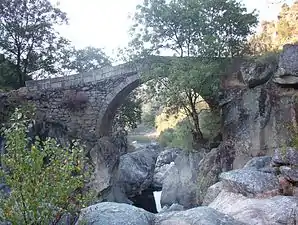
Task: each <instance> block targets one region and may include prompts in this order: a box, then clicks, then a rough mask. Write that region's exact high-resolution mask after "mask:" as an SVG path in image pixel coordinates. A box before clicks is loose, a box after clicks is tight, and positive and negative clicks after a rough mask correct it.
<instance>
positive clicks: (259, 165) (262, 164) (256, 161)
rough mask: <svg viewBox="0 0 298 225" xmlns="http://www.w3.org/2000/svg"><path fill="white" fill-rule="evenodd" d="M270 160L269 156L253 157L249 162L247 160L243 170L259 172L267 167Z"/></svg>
mask: <svg viewBox="0 0 298 225" xmlns="http://www.w3.org/2000/svg"><path fill="white" fill-rule="evenodd" d="M271 160H272V157H271V156H260V157H254V158H252V159H251V160H249V161H248V162H247V163H246V164H245V166H244V167H243V168H245V169H256V170H260V169H263V168H266V167H269V166H270V163H271Z"/></svg>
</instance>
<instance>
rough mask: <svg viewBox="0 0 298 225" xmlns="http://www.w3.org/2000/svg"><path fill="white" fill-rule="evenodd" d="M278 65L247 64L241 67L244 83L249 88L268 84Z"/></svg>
mask: <svg viewBox="0 0 298 225" xmlns="http://www.w3.org/2000/svg"><path fill="white" fill-rule="evenodd" d="M276 69H277V68H276V65H273V64H264V63H259V62H250V63H245V64H243V66H241V69H240V72H241V75H242V78H243V81H244V82H245V83H246V84H247V86H248V87H249V88H254V87H256V86H258V85H261V84H264V83H266V82H267V81H268V80H269V79H270V78H271V77H272V76H273V75H274V72H275V71H276Z"/></svg>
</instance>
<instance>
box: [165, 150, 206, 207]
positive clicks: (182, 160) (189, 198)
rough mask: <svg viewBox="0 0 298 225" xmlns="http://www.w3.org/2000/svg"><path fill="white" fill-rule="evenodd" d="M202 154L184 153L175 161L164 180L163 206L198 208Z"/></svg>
mask: <svg viewBox="0 0 298 225" xmlns="http://www.w3.org/2000/svg"><path fill="white" fill-rule="evenodd" d="M201 159H202V154H201V153H200V152H182V153H181V154H180V155H179V156H178V157H177V158H176V160H175V165H174V166H173V167H172V168H171V170H170V172H169V175H168V176H167V177H166V178H165V179H164V182H163V186H162V193H161V201H160V202H161V206H162V207H164V206H171V205H172V204H174V203H178V204H180V205H183V206H184V207H185V208H192V207H195V206H197V194H198V193H197V189H198V184H197V180H198V179H197V178H198V173H199V168H200V161H201Z"/></svg>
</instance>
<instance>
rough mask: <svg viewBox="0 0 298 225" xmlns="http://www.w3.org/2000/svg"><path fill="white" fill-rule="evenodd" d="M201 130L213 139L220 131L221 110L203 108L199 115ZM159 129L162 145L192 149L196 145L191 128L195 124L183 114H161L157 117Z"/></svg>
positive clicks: (204, 134) (208, 137)
mask: <svg viewBox="0 0 298 225" xmlns="http://www.w3.org/2000/svg"><path fill="white" fill-rule="evenodd" d="M199 121H200V130H201V131H202V133H203V136H204V137H206V138H207V139H209V140H211V139H212V138H214V137H215V136H216V135H218V133H219V132H220V115H219V112H214V111H210V110H209V109H203V110H201V113H200V115H199ZM156 125H157V131H158V132H160V135H159V138H158V141H159V143H160V144H161V145H162V146H171V147H180V148H182V149H185V150H192V149H193V146H195V145H194V144H195V142H194V140H193V136H192V133H191V130H192V129H193V124H192V123H191V122H190V120H189V118H187V117H185V115H183V114H178V115H167V114H161V115H159V116H158V117H157V118H156Z"/></svg>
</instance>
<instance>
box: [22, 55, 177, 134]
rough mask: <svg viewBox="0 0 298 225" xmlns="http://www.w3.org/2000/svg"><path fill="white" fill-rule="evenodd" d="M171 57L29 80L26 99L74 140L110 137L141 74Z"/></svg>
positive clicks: (139, 80) (47, 119)
mask: <svg viewBox="0 0 298 225" xmlns="http://www.w3.org/2000/svg"><path fill="white" fill-rule="evenodd" d="M170 58H172V57H158V56H156V57H152V58H150V60H141V61H136V62H133V63H125V64H121V65H118V66H109V67H104V68H102V69H99V70H94V71H91V72H86V73H81V74H76V75H71V76H65V77H57V78H51V79H44V80H32V81H27V82H26V88H27V92H28V93H27V96H30V97H29V99H30V101H32V102H34V103H35V105H36V106H37V110H38V115H39V116H42V117H43V119H45V120H46V121H50V122H55V123H60V124H64V125H66V127H67V128H68V130H69V131H70V132H71V133H73V135H74V136H75V137H79V138H84V139H86V138H87V139H89V138H90V137H93V138H98V137H100V136H105V135H108V134H109V132H110V130H111V126H112V121H113V118H114V116H115V113H116V110H117V108H118V107H119V106H120V105H121V104H122V102H123V101H124V99H125V98H126V97H127V96H128V95H129V93H131V92H132V91H133V90H134V89H135V88H137V87H138V86H139V85H140V84H141V83H142V82H141V76H140V74H141V73H142V72H144V71H145V70H148V69H149V68H150V66H151V65H152V64H153V63H154V62H164V61H165V60H166V61H168V60H169V59H170ZM27 99H28V97H27Z"/></svg>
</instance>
